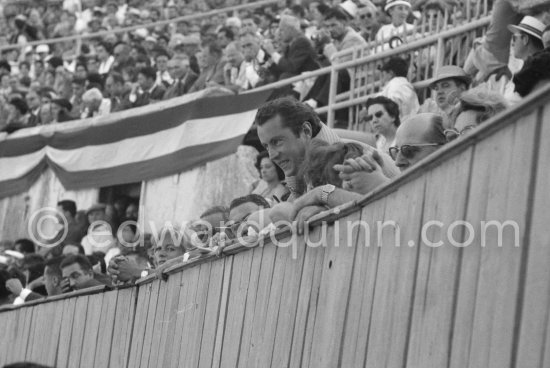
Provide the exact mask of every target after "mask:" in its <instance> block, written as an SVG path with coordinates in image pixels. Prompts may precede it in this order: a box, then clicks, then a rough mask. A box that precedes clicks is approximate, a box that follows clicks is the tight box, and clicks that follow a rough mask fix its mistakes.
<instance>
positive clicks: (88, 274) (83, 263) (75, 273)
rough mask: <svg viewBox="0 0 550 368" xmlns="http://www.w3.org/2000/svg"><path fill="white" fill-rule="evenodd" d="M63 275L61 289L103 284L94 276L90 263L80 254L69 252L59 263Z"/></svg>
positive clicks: (75, 288) (83, 287) (68, 289)
mask: <svg viewBox="0 0 550 368" xmlns="http://www.w3.org/2000/svg"><path fill="white" fill-rule="evenodd" d="M60 268H61V274H62V276H63V280H66V281H63V283H62V284H63V286H62V288H63V291H64V292H67V291H72V290H81V289H86V288H89V287H94V286H102V285H105V284H103V283H101V282H99V281H97V280H96V279H95V278H94V271H93V269H92V264H91V263H90V261H89V260H88V258H86V256H84V255H82V254H76V255H75V254H71V255H68V256H67V257H65V259H63V261H62V262H61V264H60Z"/></svg>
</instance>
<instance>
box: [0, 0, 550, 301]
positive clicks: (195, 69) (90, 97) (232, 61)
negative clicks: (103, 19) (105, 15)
mask: <svg viewBox="0 0 550 368" xmlns="http://www.w3.org/2000/svg"><path fill="white" fill-rule="evenodd" d="M505 2H506V3H508V2H507V0H496V1H495V2H494V7H495V8H497V7H498V6H502V3H505ZM513 3H514V2H513V1H510V3H508V5H509V6H512V7H513ZM369 4H371V5H373V6H374V8H373V9H376V6H375V5H374V4H372V3H369ZM363 8H370V5H366V6H363ZM382 8H383V10H384V11H385V12H387V15H388V16H389V17H390V18H391V19H392V22H396V20H400V21H401V23H400V24H394V23H392V24H393V26H394V27H400V26H401V25H403V24H406V23H403V22H405V21H406V19H407V17H408V16H409V15H410V12H411V10H412V6H411V4H410V3H409V2H408V1H405V0H388V1H387V2H386V3H384V4H383V7H382ZM350 9H351V10H350ZM359 9H361V7H359V6H358V5H357V4H355V3H352V2H349V1H348V2H345V3H342V4H336V5H334V4H333V5H332V6H328V5H327V4H323V3H320V2H314V3H310V4H309V6H308V7H303V6H300V5H293V6H289V7H286V8H284V9H283V10H282V11H281V13H280V14H278V15H279V16H278V17H277V18H275V17H274V18H273V19H271V18H269V17H267V18H269V19H271V20H270V22H271V23H270V22H267V23H264V22H263V21H262V19H265V18H262V16H263V15H265V14H266V13H265V12H264V11H265V10H262V13H261V14H259V13H255V14H249V15H248V16H242V18H241V19H238V18H231V19H227V21H226V22H225V23H223V25H222V26H221V27H218V26H216V27H214V26H212V27H210V28H211V29H212V30H213V33H210V31H209V30H208V29H207V30H205V29H206V28H208V27H202V28H201V34H200V35H199V34H194V33H189V34H178V33H176V34H173V35H172V38H171V39H170V40H168V41H169V42H168V43H173V45H174V47H173V48H172V49H171V50H169V51H168V50H167V49H166V48H158V47H157V46H158V44H159V43H158V42H157V41H158V40H157V41H156V43H153V44H149V45H148V44H147V43H144V45H143V49H141V48H140V47H139V46H138V45H135V44H133V43H129V42H126V41H123V40H122V41H118V43H116V44H115V45H112V44H109V43H108V42H106V41H101V42H97V43H96V44H94V45H93V46H94V49H95V51H96V54H94V57H93V58H90V59H86V62H85V63H77V64H75V65H74V72H69V71H68V69H67V66H66V65H65V64H64V61H63V60H61V59H59V58H57V59H56V57H52V58H49V59H48V61H46V64H47V65H48V68H46V69H44V70H43V73H47V72H48V70H50V68H51V67H53V66H52V65H51V63H52V60H54V61H55V60H57V62H58V63H61V64H58V65H57V67H56V68H59V75H61V76H65V77H66V78H65V79H63V78H61V79H58V73H57V70H58V69H56V68H54V70H56V73H55V78H54V79H51V80H50V82H51V85H54V86H56V85H57V86H68V85H71V87H70V88H69V90H67V91H66V92H67V94H66V95H63V91H64V90H63V89H61V90H57V91H56V90H55V89H54V90H53V91H52V90H47V91H46V90H45V89H44V88H45V87H40V88H38V89H35V88H34V87H33V83H36V82H35V81H34V80H35V79H40V78H42V77H43V75H42V74H40V73H39V74H36V73H37V69H36V61H35V65H34V70H32V72H33V73H34V77H32V78H31V77H30V75H31V74H28V75H27V76H28V79H29V80H30V81H31V83H30V87H29V89H28V92H27V93H26V96H25V99H24V98H23V97H13V96H12V97H11V99H10V100H9V101H10V102H9V103H10V104H12V105H14V106H15V105H19V106H20V107H22V108H24V107H25V106H26V102H25V101H27V102H28V104H29V108H30V109H31V110H32V114H35V115H32V116H33V117H34V119H39V120H38V122H41V123H44V120H41V119H42V118H43V116H46V114H44V113H43V110H44V106H48V109H50V111H51V112H54V113H53V114H52V113H51V112H50V115H49V116H50V118H51V119H53V120H54V121H58V122H61V121H62V120H64V119H68V118H71V116H73V117H74V116H75V115H74V114H77V113H79V114H80V116H83V117H84V116H96V115H101V114H106V113H110V112H112V111H120V110H124V109H127V108H129V107H134V106H143V105H146V104H148V103H151V102H152V101H157V100H162V99H166V98H171V97H175V96H180V95H182V94H184V93H187V92H192V91H197V90H200V89H202V88H206V87H208V86H213V85H215V86H224V87H225V88H227V89H229V90H231V91H242V90H246V89H249V88H252V87H254V86H258V85H259V84H261V83H268V82H270V81H274V80H279V79H282V78H287V77H290V76H293V75H296V74H299V73H300V72H303V71H307V70H313V69H315V68H317V67H319V65H320V60H321V56H324V57H325V61H326V62H331V60H332V59H331V55H333V54H334V52H335V50H341V49H342V48H345V47H355V46H357V45H362V44H364V43H365V42H366V39H365V38H364V37H363V36H361V32H360V30H357V29H354V28H353V26H352V25H353V22H354V20H356V19H354V16H356V15H357V14H360V13H359ZM513 9H514V11H519V8H517V7H514V8H513ZM529 9H530V12H529V14H528V15H526V14H522V17H520V19H519V21H518V22H517V23H514V24H508V25H507V27H506V29H507V31H508V32H509V35H508V40H509V43H508V44H506V45H505V47H506V50H504V51H503V50H499V52H500V53H506V52H507V53H508V54H512V56H514V57H515V58H517V59H519V60H520V61H521V62H522V64H523V65H522V66H521V67H520V68H519V69H518V70H516V71H515V73H514V74H512V73H511V71H510V70H509V68H508V67H506V68H505V69H504V70H503V68H496V69H493V70H492V72H490V73H485V74H484V75H483V76H482V74H483V73H481V74H480V71H485V70H487V68H485V67H484V66H483V65H481V64H480V63H482V60H479V59H477V56H476V55H475V54H476V53H479V52H480V51H479V47H481V48H486V47H487V45H486V44H487V42H488V40H487V39H485V40H483V41H482V42H481V43H480V45H479V46H478V48H475V47H473V48H472V50H471V59H473V60H475V64H476V67H477V68H478V71H477V72H475V73H473V74H472V73H468V71H467V70H466V69H468V68H467V67H466V66H465V67H461V66H457V65H444V66H442V67H440V68H438V69H437V72H436V74H435V75H434V77H433V78H432V79H431V80H430V81H429V88H430V90H431V97H430V98H428V99H426V100H424V101H420V100H419V96H418V95H417V93H416V91H415V89H414V88H413V86H412V85H411V84H410V82H409V81H408V80H407V75H408V73H407V71H408V67H409V65H408V62H407V61H406V60H404V59H402V58H399V57H393V58H391V59H389V60H386V62H385V63H384V65H382V66H381V68H380V70H381V76H382V78H381V80H382V81H383V86H382V87H381V89H380V92H379V93H378V94H377V95H375V96H371V98H369V99H368V100H367V102H366V104H365V106H364V109H363V111H362V114H361V121H362V124H363V126H364V127H365V132H353V133H351V134H350V133H349V132H346V131H342V130H339V129H332V128H329V127H328V126H327V125H325V124H324V123H323V122H322V121H321V120H320V118H319V116H318V115H317V114H316V113H315V111H314V107H316V106H317V105H318V102H319V100H317V99H316V96H318V95H315V93H319V92H320V91H322V90H323V88H322V87H323V83H325V85H326V81H324V82H323V81H322V80H319V79H318V80H317V81H316V82H315V85H317V87H319V88H316V87H315V86H314V88H312V90H309V91H306V92H304V91H301V92H300V91H293V92H288V91H287V93H286V94H288V95H289V96H284V97H278V98H275V99H273V100H271V101H269V102H267V103H265V104H264V105H263V106H261V107H260V108H259V109H258V112H257V114H256V118H255V122H254V126H255V130H256V132H257V137H258V140H259V142H260V144H261V147H263V152H260V154H259V155H258V158H257V163H256V166H257V168H258V171H259V173H260V178H261V179H260V180H259V181H258V182H257V183H255V185H254V186H253V187H252V188H250V194H248V195H246V196H243V197H239V198H235V199H233V200H232V201H231V203H230V205H229V206H228V207H224V206H223V205H221V204H220V205H217V206H214V207H212V208H209V209H208V210H206V211H205V212H204V213H202V214H201V215H200V216H199V219H197V221H191V222H189V224H188V225H186V226H185V227H184V228H176V227H169V228H165V229H163V230H165V236H161V237H158V236H152V235H148V236H145V234H141V232H142V231H143V229H139V228H137V227H136V225H135V223H134V222H132V220H133V221H135V220H136V219H137V204H136V203H128V202H127V201H122V200H121V201H117V202H115V203H114V204H113V205H105V204H97V205H94V206H92V207H91V208H89V209H88V210H87V211H86V212H78V211H77V208H76V204H75V203H74V202H72V201H61V202H59V203H58V209H59V211H60V213H61V214H62V215H63V217H64V218H65V219H67V221H66V224H65V225H64V226H62V228H61V229H59V234H60V236H61V234H66V235H65V237H64V238H63V241H62V242H61V243H60V244H59V245H56V246H55V247H41V248H40V249H36V247H35V244H33V243H32V242H31V241H29V240H28V239H20V240H17V241H16V242H15V243H14V244H12V245H11V246H6V247H5V249H4V250H2V252H0V276H1V280H0V291H1V295H0V298H1V299H0V303H2V302H4V303H15V304H19V303H22V302H24V301H25V300H32V299H37V298H42V297H44V296H51V295H56V294H59V293H62V292H68V291H71V290H75V289H82V288H87V287H92V286H97V285H116V284H120V283H132V282H134V281H135V280H137V279H139V278H140V277H144V276H146V275H148V274H150V273H152V272H157V271H159V270H162V269H163V267H165V266H166V265H167V264H171V260H174V259H175V260H178V261H181V260H182V259H183V260H184V261H186V260H189V259H193V258H196V257H202V256H204V255H205V254H206V255H210V254H219V253H220V252H222V251H223V249H224V247H225V246H226V245H227V244H228V243H231V241H232V240H234V239H236V238H238V239H239V240H241V239H242V238H243V237H244V238H245V239H253V240H252V241H254V240H255V239H257V238H258V236H262V234H265V233H269V232H272V231H276V230H278V229H281V228H284V227H289V228H292V229H294V230H296V231H297V232H298V234H301V233H303V232H304V231H306V229H307V226H308V220H309V219H311V218H312V216H314V215H317V214H319V213H321V212H323V211H325V210H327V209H330V208H333V207H336V206H339V205H342V204H344V203H346V202H349V201H351V200H355V199H358V198H361V197H362V196H364V195H365V194H367V193H369V192H372V191H373V190H374V189H376V188H377V187H379V186H380V185H383V184H385V183H387V182H389V181H390V180H392V179H393V178H395V177H397V176H399V175H401V172H402V171H406V170H408V169H409V168H411V167H412V166H414V165H416V164H417V163H418V162H420V161H422V160H423V159H424V158H426V157H428V156H429V155H431V154H432V153H434V152H436V151H437V150H438V149H440V148H441V147H443V146H444V145H446V144H448V143H449V142H451V141H454V140H459V141H460V140H461V139H463V137H464V136H467V135H468V134H471V133H472V132H475V130H476V129H478V127H479V126H480V125H483V124H484V122H485V121H487V120H488V119H491V118H492V117H494V116H496V115H498V114H499V113H500V112H502V111H504V110H505V109H506V108H508V107H509V106H510V105H512V104H514V103H517V101H519V100H521V99H522V98H524V97H525V96H527V95H529V94H530V93H532V92H533V91H535V90H537V89H539V88H540V87H542V86H544V85H548V84H549V83H550V68H549V65H550V63H549V62H550V51H549V50H548V46H549V45H548V40H549V37H548V33H549V32H548V30H549V28H548V24H550V3H549V2H548V1H546V2H540V3H537V4H535V5H534V6H533V7H531V8H529ZM397 13H398V14H397ZM518 14H519V13H518ZM394 18H395V19H394ZM306 21H307V22H306ZM273 24H275V25H276V27H277V28H276V32H274V27H273V26H272V25H273ZM304 24H305V25H307V27H304ZM323 25H325V26H326V28H323ZM203 26H204V25H203ZM495 26H496V25H495V20H494V19H493V21H492V23H491V25H490V26H489V32H488V37H489V36H490V35H491V29H492V28H493V27H495ZM308 27H319V29H317V31H320V32H313V33H311V34H312V35H316V37H317V38H315V37H314V39H313V41H312V39H311V38H310V37H308V32H310V31H311V30H308ZM389 28H390V27H386V28H381V29H382V30H383V31H382V32H389V31H387V30H386V29H389ZM325 31H328V32H325ZM500 36H501V35H500ZM173 38H175V39H176V41H174V39H173ZM319 38H322V39H324V41H322V42H320V40H319ZM177 39H179V40H180V41H177ZM346 45H347V46H346ZM112 46H114V48H113V47H112ZM319 46H321V47H319ZM111 50H115V51H114V53H113V52H112V51H111ZM116 50H118V51H116ZM488 50H489V49H486V50H485V51H483V52H488ZM95 55H97V56H95ZM94 58H95V59H94ZM90 60H95V61H96V62H95V64H94V63H90ZM486 61H490V59H487V60H486ZM4 65H6V66H9V63H4ZM23 65H24V64H23ZM38 65H40V63H38ZM27 67H28V65H27ZM0 68H2V66H1V65H0ZM19 69H20V71H21V70H24V69H25V68H19ZM28 69H30V68H28ZM132 70H133V71H134V73H135V77H136V79H135V81H137V82H135V83H134V80H131V79H130V80H129V79H128V78H129V77H130V76H131V75H132V72H131V71H132ZM12 76H13V74H12ZM10 82H11V77H10V78H9V79H8V87H10V86H11V84H10ZM17 83H21V78H19V79H18V82H17ZM17 83H15V86H19V85H18V84H17ZM317 83H319V84H317ZM60 88H61V87H60ZM45 91H46V92H45ZM8 92H9V94H12V95H13V94H16V93H18V92H17V91H15V90H11V91H8ZM60 95H61V96H64V97H60ZM167 96H168V97H167ZM17 98H18V100H16V101H17V102H16V103H14V102H13V101H14V99H17ZM300 100H302V101H300ZM53 106H56V107H55V108H54V107H53ZM76 106H81V107H80V109H79V110H78V111H75V110H74V109H75V107H76ZM23 110H24V109H23ZM20 115H21V116H25V113H24V112H23V111H22V112H21V114H20ZM10 116H11V115H10ZM27 120H31V116H30V114H29V116H28V119H27ZM26 124H28V123H26ZM350 137H351V139H350ZM60 223H61V222H60ZM137 239H141V240H142V241H140V242H136V240H137ZM55 240H56V238H54V240H53V241H55ZM98 244H101V246H98ZM128 244H134V245H132V246H129V245H128Z"/></svg>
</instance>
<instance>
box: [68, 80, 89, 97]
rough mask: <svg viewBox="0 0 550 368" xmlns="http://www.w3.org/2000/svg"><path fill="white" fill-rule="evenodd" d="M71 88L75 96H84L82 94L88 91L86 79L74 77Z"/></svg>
mask: <svg viewBox="0 0 550 368" xmlns="http://www.w3.org/2000/svg"><path fill="white" fill-rule="evenodd" d="M71 88H72V92H73V96H74V97H76V98H82V95H83V94H84V92H86V79H83V78H77V77H75V78H73V80H72V82H71Z"/></svg>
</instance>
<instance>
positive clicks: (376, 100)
mask: <svg viewBox="0 0 550 368" xmlns="http://www.w3.org/2000/svg"><path fill="white" fill-rule="evenodd" d="M372 105H382V106H384V109H385V110H386V112H387V113H388V115H389V116H390V117H392V118H393V119H394V120H393V125H395V127H396V128H397V127H398V126H400V125H401V120H400V119H399V105H398V104H397V103H395V101H393V100H392V99H390V98H387V97H384V96H376V97H373V98H369V99H368V100H367V102H366V104H365V108H366V109H367V110H368V108H369V107H371V106H372Z"/></svg>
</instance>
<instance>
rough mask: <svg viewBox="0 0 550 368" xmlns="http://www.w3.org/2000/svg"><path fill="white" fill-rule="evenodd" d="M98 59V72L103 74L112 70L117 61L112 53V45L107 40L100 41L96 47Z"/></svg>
mask: <svg viewBox="0 0 550 368" xmlns="http://www.w3.org/2000/svg"><path fill="white" fill-rule="evenodd" d="M95 51H96V53H97V59H98V61H99V67H98V70H97V72H98V73H99V74H101V75H106V74H108V73H109V72H110V71H111V67H112V66H113V63H114V62H115V57H114V56H113V55H111V54H112V48H111V45H109V44H108V43H106V42H100V43H99V44H98V45H97V46H96V47H95Z"/></svg>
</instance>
